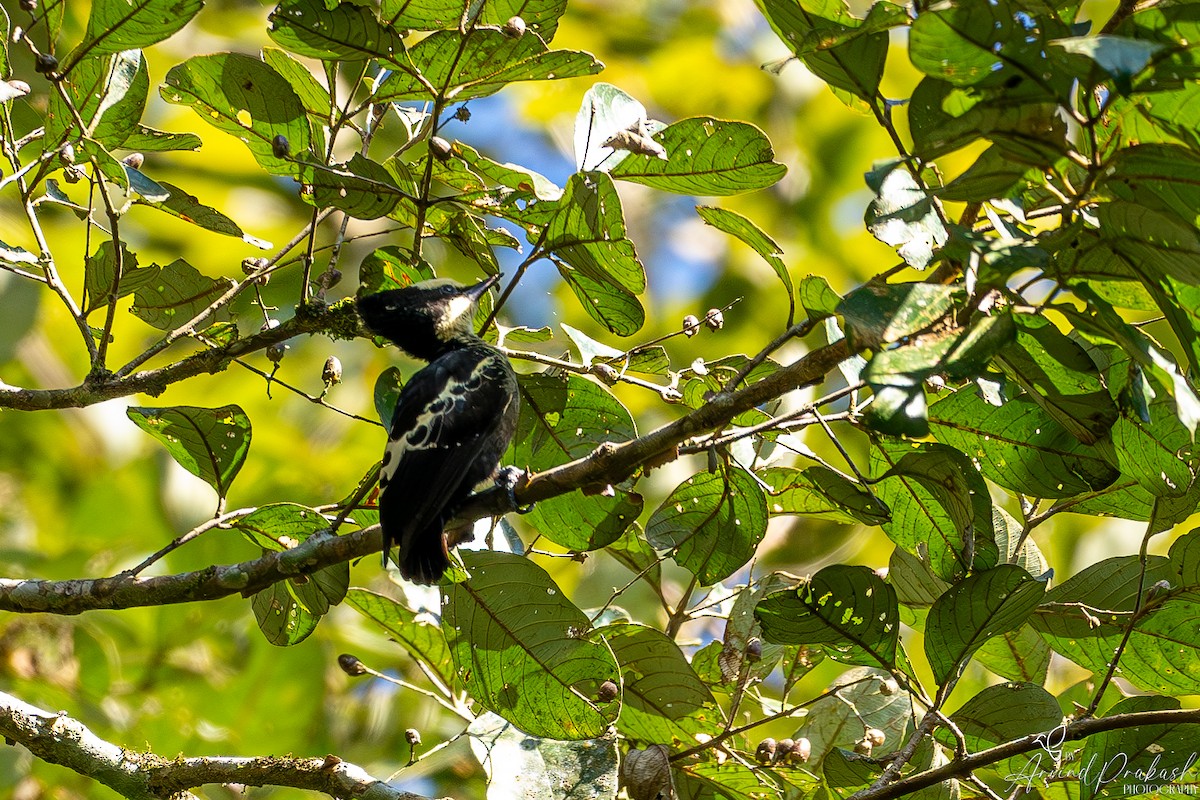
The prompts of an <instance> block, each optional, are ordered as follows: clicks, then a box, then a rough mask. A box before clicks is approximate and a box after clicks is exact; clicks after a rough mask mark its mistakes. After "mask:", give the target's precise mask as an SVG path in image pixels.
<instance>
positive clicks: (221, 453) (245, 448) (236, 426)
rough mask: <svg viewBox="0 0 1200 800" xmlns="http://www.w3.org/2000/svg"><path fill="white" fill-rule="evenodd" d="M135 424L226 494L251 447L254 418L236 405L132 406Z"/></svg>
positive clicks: (198, 475)
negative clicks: (199, 406) (251, 428)
mask: <svg viewBox="0 0 1200 800" xmlns="http://www.w3.org/2000/svg"><path fill="white" fill-rule="evenodd" d="M126 414H128V416H129V418H130V419H131V420H133V422H134V424H135V425H137V426H138V427H139V428H141V429H142V430H144V431H145V432H146V433H148V434H150V435H151V436H153V437H154V438H155V439H157V440H158V441H160V442H162V444H163V445H164V446H165V447H166V448H167V452H168V453H170V454H171V457H172V458H174V459H175V461H177V462H178V463H179V465H180V466H181V467H183V468H184V469H186V470H187V471H188V472H190V473H192V474H193V475H195V476H196V477H198V478H201V479H202V480H204V481H205V482H207V483H208V484H209V485H210V486H212V487H213V488H214V489H216V490H217V494H218V495H220V496H221V497H225V496H226V495H227V494H228V493H229V486H230V484H232V483H233V479H234V478H235V477H237V474H238V470H240V469H241V468H242V464H243V463H245V461H246V453H247V452H249V450H250V418H249V417H247V416H246V412H244V411H242V409H241V408H240V407H238V406H235V405H229V406H222V407H221V408H198V407H196V406H174V407H170V408H145V407H136V406H135V407H131V408H129V409H127V410H126Z"/></svg>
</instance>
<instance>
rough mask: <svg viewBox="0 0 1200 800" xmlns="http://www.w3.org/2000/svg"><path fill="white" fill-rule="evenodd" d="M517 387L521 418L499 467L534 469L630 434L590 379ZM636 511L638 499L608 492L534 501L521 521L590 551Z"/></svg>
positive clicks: (628, 423) (629, 424) (624, 413)
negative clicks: (528, 512)
mask: <svg viewBox="0 0 1200 800" xmlns="http://www.w3.org/2000/svg"><path fill="white" fill-rule="evenodd" d="M520 385H521V416H520V418H519V419H518V421H517V431H516V434H515V435H514V436H513V443H512V446H511V447H510V448H509V451H508V454H507V455H506V456H505V457H504V462H505V463H509V464H517V465H520V466H521V467H522V468H527V469H531V470H533V471H541V470H545V469H550V468H551V467H555V466H558V465H559V464H563V463H566V462H568V461H572V460H574V459H576V458H581V457H583V456H585V455H587V454H588V453H590V452H591V451H592V450H593V449H594V448H595V447H596V445H597V444H598V443H600V442H624V441H628V440H630V439H633V438H634V437H636V436H637V429H636V427H635V426H634V423H633V417H632V416H631V415H630V413H629V411H628V410H626V409H625V407H624V406H622V405H621V403H620V402H619V401H618V400H617V399H616V397H614V396H613V395H612V393H611V392H609V391H608V390H607V389H605V388H604V387H603V386H600V385H599V384H597V383H595V382H593V381H589V380H587V379H586V378H582V377H580V376H578V375H568V376H560V375H551V374H547V373H540V374H535V375H522V376H521V377H520ZM596 488H602V487H596ZM641 510H642V498H641V495H638V494H636V493H634V492H630V491H627V490H625V489H622V488H620V487H613V488H612V492H611V493H609V492H589V493H588V494H574V493H573V494H568V495H562V496H560V497H556V498H551V499H549V500H545V501H542V502H539V503H538V504H537V505H536V506H534V508H533V511H532V512H530V514H529V516H528V517H526V519H527V520H528V521H529V523H530V524H531V525H532V526H533V527H534V529H536V530H537V531H539V532H540V533H541V534H542V535H543V536H545V537H546V538H548V539H550V540H551V541H553V542H556V543H557V544H560V545H562V546H563V547H567V548H570V549H572V550H595V549H598V548H600V547H604V546H606V545H608V544H611V543H612V542H614V541H616V540H617V538H618V537H620V535H621V534H622V533H623V532H624V531H625V529H626V528H628V527H629V526H630V525H631V524H632V523H633V521H634V520H635V519H637V517H638V515H639V514H640V513H641Z"/></svg>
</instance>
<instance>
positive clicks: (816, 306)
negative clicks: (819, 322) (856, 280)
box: [799, 275, 842, 319]
mask: <svg viewBox="0 0 1200 800" xmlns="http://www.w3.org/2000/svg"><path fill="white" fill-rule="evenodd" d="M799 299H800V305H802V306H803V307H804V310H805V311H807V312H808V316H809V318H810V319H822V318H824V317H830V316H833V315H834V314H836V313H837V308H838V306H839V305H840V304H841V302H842V296H841V295H839V294H838V293H837V292H835V291H834V290H833V287H832V286H830V285H829V281H827V280H825V279H824V278H822V277H821V276H820V275H805V276H804V277H803V278H801V279H800V293H799Z"/></svg>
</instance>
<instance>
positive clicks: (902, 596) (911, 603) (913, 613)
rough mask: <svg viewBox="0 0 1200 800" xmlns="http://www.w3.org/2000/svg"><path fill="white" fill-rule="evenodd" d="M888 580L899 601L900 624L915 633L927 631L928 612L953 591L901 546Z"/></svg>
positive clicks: (897, 549) (891, 565)
mask: <svg viewBox="0 0 1200 800" xmlns="http://www.w3.org/2000/svg"><path fill="white" fill-rule="evenodd" d="M887 580H888V583H889V584H890V585H891V586H892V587H894V588H895V590H896V599H897V600H898V601H899V602H900V621H901V622H903V623H904V624H905V625H908V626H909V627H910V628H914V629H916V630H924V628H925V617H926V616H928V614H929V609H930V608H932V607H933V604H934V602H935V601H936V600H937V599H938V598H939V597H941V596H942V594H944V593H945V591H946V590H947V589H949V588H950V584H949V583H947V582H946V581H944V580H942V579H941V578H939V577H938V576H937V575H935V574H933V570H931V569H930V568H929V565H928V564H926V563H925V562H924V561H922V560H921V559H919V558H917V557H916V556H915V555H912V554H911V553H909V552H908V551H907V550H905V549H904V548H902V547H897V548H896V549H894V550H892V555H891V558H890V559H889V560H888V572H887Z"/></svg>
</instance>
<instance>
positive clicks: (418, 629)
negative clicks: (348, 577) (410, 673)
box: [346, 588, 457, 689]
mask: <svg viewBox="0 0 1200 800" xmlns="http://www.w3.org/2000/svg"><path fill="white" fill-rule="evenodd" d="M346 605H348V606H350V607H351V608H353V609H355V610H357V611H358V612H359V613H360V614H362V615H363V616H364V617H366V618H367V619H369V620H371V622H373V623H375V625H377V626H378V627H379V628H381V629H382V630H383V632H384V633H386V634H387V636H388V638H390V639H391V640H392V641H393V642H395V643H396V644H398V645H400V646H401V647H403V648H404V650H405V651H406V652H407V653H408V654H409V656H411V657H412V658H414V659H416V660H417V661H420V662H422V663H423V664H424V665H425V666H426V667H428V668H429V671H430V672H431V673H432V674H433V675H435V676H436V677H437V679H438V680H439V681H441V683H442V685H443V686H445V687H447V688H450V689H453V688H455V687H456V686H457V682H456V680H455V676H454V663H453V661H452V659H451V657H450V648H449V646H448V645H447V644H446V635H445V634H444V633H442V629H441V627H440V626H439V625H438V624H437V623H436V622H435V621H434V620H433V618H432V617H431V616H430V615H429V614H417V613H416V612H414V611H411V610H409V609H408V608H407V607H405V606H404V605H402V604H400V603H397V602H396V601H395V600H393V599H392V598H390V597H387V596H385V595H382V594H379V593H377V592H372V591H370V590H368V589H357V588H355V589H350V590H349V591H348V592H346Z"/></svg>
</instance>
